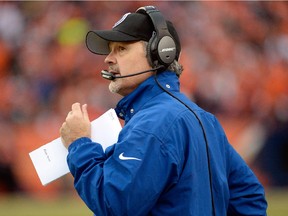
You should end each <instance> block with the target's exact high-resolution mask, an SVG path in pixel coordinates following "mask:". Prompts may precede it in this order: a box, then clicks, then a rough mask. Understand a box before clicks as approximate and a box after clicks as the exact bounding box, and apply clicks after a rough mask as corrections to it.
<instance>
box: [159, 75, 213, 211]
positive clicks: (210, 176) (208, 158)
mask: <svg viewBox="0 0 288 216" xmlns="http://www.w3.org/2000/svg"><path fill="white" fill-rule="evenodd" d="M154 80H155V82H156V83H157V85H158V86H159V87H160V88H161V89H162V90H163V91H164V92H166V93H167V94H169V95H170V96H171V97H173V98H174V99H176V100H177V101H179V102H180V103H181V104H183V105H184V106H185V107H186V108H187V109H189V110H190V111H191V112H192V113H193V114H194V115H195V117H196V118H197V120H198V121H199V124H200V126H201V129H202V131H203V136H204V140H205V146H206V154H207V163H208V174H209V183H210V195H211V205H212V214H213V216H216V211H215V203H214V196H213V188H212V171H211V164H210V154H209V144H208V140H207V135H206V131H205V128H204V125H203V123H202V121H201V119H200V118H199V116H198V115H197V113H196V112H195V111H194V110H192V109H191V107H189V106H188V105H187V104H186V103H185V102H184V101H182V100H181V99H180V98H178V97H176V96H175V95H173V94H172V93H171V92H169V91H168V90H167V89H165V88H164V87H163V86H162V85H161V84H160V83H159V81H158V80H157V73H155V75H154Z"/></svg>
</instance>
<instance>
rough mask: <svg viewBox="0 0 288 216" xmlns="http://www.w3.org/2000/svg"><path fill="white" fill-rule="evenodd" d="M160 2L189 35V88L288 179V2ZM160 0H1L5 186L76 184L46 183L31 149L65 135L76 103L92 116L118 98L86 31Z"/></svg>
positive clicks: (243, 146) (263, 166)
mask: <svg viewBox="0 0 288 216" xmlns="http://www.w3.org/2000/svg"><path fill="white" fill-rule="evenodd" d="M153 3H154V5H155V6H157V7H158V8H159V9H160V10H161V11H162V12H163V14H164V15H165V17H166V18H167V19H169V20H171V21H173V22H174V24H175V26H176V29H177V30H178V32H179V36H180V39H181V41H182V50H183V51H182V54H181V57H180V63H182V65H183V66H184V72H183V75H182V76H181V78H180V79H181V89H182V91H183V92H185V93H186V94H187V95H188V96H189V97H190V98H191V99H192V100H194V101H195V102H196V103H198V104H199V105H200V106H201V107H203V108H204V109H206V110H207V111H210V112H212V113H213V114H215V115H216V116H217V117H218V118H219V120H220V121H221V123H222V125H223V127H224V129H225V131H226V133H227V136H228V138H229V140H230V142H231V144H232V145H233V146H234V147H235V148H236V149H237V151H238V152H239V153H240V154H241V155H242V156H243V158H244V159H245V160H246V161H247V163H248V164H249V165H250V166H251V167H252V168H253V169H254V171H255V172H256V174H257V176H258V177H259V179H260V180H261V181H262V183H263V184H264V185H265V186H267V187H268V186H285V185H286V186H287V185H288V137H287V134H288V126H287V124H288V85H287V84H288V3H287V2H285V1H283V2H272V1H271V2H266V1H264V2H259V1H253V2H225V1H224V2H222V1H221V2H206V1H203V2H195V1H193V2H188V1H185V2H181V1H163V2H162V1H158V2H153ZM150 4H151V2H141V1H131V2H129V1H125V2H117V1H116V2H111V1H109V2H105V1H100V2H98V1H87V2H86V1H83V2H82V1H77V2H69V1H65V2H58V1H57V2H48V1H47V2H42V1H38V2H26V1H20V2H0V86H1V93H0V136H1V140H0V194H2V193H13V192H15V193H23V194H31V195H39V194H42V195H43V194H45V195H49V196H50V195H58V194H59V193H61V192H66V191H69V190H70V189H71V185H72V179H71V176H69V175H67V176H65V177H64V178H62V179H60V180H58V181H55V182H53V183H51V184H50V185H48V186H46V187H43V186H42V185H41V183H40V181H39V180H38V177H37V174H36V172H35V170H34V167H33V165H32V162H31V160H30V158H29V155H28V154H29V152H31V151H32V150H34V149H36V148H38V147H40V146H41V145H43V144H45V143H48V142H50V141H52V140H53V139H55V138H57V137H58V136H59V132H58V130H59V128H60V127H61V125H62V122H63V121H64V119H65V117H66V114H67V112H68V111H69V110H70V107H71V104H72V103H74V102H77V101H78V102H81V103H87V104H88V107H89V113H90V116H91V119H94V118H96V117H98V116H99V115H100V114H102V113H103V112H105V111H106V110H107V109H109V108H113V107H114V106H115V105H116V103H117V101H118V100H119V96H117V95H113V94H111V93H110V92H109V90H108V88H107V85H108V81H106V80H103V79H102V78H101V76H100V71H101V70H102V69H105V65H104V63H103V60H104V57H102V56H96V55H93V54H91V53H89V51H88V50H87V48H86V46H85V35H86V33H87V31H88V30H90V29H93V28H95V29H96V28H97V29H110V28H111V27H112V26H113V24H114V23H115V22H116V21H117V20H118V19H119V18H120V17H121V16H122V15H123V14H124V13H126V12H128V11H130V12H134V11H135V10H136V9H137V8H138V7H140V6H143V5H150Z"/></svg>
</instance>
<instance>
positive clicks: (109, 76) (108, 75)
mask: <svg viewBox="0 0 288 216" xmlns="http://www.w3.org/2000/svg"><path fill="white" fill-rule="evenodd" d="M159 69H164V66H162V65H161V66H159V67H156V68H152V69H149V70H145V71H140V72H137V73H133V74H128V75H124V76H115V75H114V74H113V73H110V72H109V71H107V70H102V71H101V76H102V77H103V78H104V79H107V80H114V79H116V78H117V79H118V78H126V77H131V76H137V75H140V74H143V73H148V72H153V71H157V70H159Z"/></svg>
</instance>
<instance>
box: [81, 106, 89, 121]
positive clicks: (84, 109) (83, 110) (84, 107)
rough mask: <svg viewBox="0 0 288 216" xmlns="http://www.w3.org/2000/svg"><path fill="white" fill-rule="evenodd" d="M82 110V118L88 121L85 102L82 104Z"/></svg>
mask: <svg viewBox="0 0 288 216" xmlns="http://www.w3.org/2000/svg"><path fill="white" fill-rule="evenodd" d="M82 112H83V118H84V120H86V121H90V119H89V115H88V111H87V104H84V105H82Z"/></svg>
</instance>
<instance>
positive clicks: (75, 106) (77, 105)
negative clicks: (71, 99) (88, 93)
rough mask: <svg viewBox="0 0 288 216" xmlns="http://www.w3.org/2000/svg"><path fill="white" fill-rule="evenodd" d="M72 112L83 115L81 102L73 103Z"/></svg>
mask: <svg viewBox="0 0 288 216" xmlns="http://www.w3.org/2000/svg"><path fill="white" fill-rule="evenodd" d="M71 108H72V110H71V111H72V113H73V114H75V115H80V114H81V115H82V110H81V107H80V103H74V104H72V107H71Z"/></svg>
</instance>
